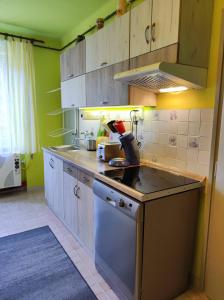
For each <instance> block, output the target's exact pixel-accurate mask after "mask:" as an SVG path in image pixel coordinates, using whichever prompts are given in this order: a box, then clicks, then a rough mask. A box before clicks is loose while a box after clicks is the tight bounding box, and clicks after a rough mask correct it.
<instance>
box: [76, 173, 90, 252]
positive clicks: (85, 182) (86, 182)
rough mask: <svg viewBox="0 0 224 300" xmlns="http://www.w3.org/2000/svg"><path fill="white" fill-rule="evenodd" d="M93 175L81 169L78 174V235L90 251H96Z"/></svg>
mask: <svg viewBox="0 0 224 300" xmlns="http://www.w3.org/2000/svg"><path fill="white" fill-rule="evenodd" d="M92 184H93V177H92V176H90V175H88V174H86V173H84V172H82V171H79V176H78V190H77V198H78V236H79V239H80V241H81V242H82V243H83V245H84V246H85V247H86V248H87V249H88V251H89V252H90V253H93V252H94V232H93V228H94V222H93V212H94V202H93V190H92Z"/></svg>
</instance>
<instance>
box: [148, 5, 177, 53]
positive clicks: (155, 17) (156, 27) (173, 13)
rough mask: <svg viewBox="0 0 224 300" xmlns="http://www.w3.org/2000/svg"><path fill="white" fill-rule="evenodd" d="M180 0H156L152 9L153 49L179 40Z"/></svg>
mask: <svg viewBox="0 0 224 300" xmlns="http://www.w3.org/2000/svg"><path fill="white" fill-rule="evenodd" d="M179 16H180V0H155V1H153V9H152V25H151V26H152V27H151V29H152V42H151V51H154V50H157V49H160V48H163V47H166V46H169V45H172V44H175V43H177V42H178V32H179Z"/></svg>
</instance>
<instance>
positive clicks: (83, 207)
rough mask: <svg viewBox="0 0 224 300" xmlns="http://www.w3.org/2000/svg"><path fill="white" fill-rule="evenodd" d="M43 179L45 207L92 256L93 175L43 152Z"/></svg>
mask: <svg viewBox="0 0 224 300" xmlns="http://www.w3.org/2000/svg"><path fill="white" fill-rule="evenodd" d="M44 181H45V198H46V201H47V204H48V206H49V207H50V208H51V210H52V211H53V212H54V213H55V214H56V215H57V217H58V218H59V219H60V220H61V221H62V222H63V223H64V224H65V225H66V227H67V228H68V229H69V231H70V232H71V233H72V234H73V235H74V236H75V237H76V238H77V239H78V240H79V241H80V243H81V244H82V245H83V247H84V248H85V249H86V250H87V251H88V252H89V254H90V255H92V256H93V254H94V233H93V228H94V217H93V216H94V202H93V191H92V184H93V177H92V176H91V175H89V174H88V173H86V172H83V171H81V170H79V169H78V168H76V167H74V166H73V165H71V164H68V163H65V162H63V161H62V160H61V159H59V158H57V157H55V156H53V155H51V154H50V153H49V152H47V151H45V152H44Z"/></svg>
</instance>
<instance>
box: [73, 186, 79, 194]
mask: <svg viewBox="0 0 224 300" xmlns="http://www.w3.org/2000/svg"><path fill="white" fill-rule="evenodd" d="M77 188H78V186H77V184H76V185H75V186H74V189H73V192H74V195H75V196H76V197H77Z"/></svg>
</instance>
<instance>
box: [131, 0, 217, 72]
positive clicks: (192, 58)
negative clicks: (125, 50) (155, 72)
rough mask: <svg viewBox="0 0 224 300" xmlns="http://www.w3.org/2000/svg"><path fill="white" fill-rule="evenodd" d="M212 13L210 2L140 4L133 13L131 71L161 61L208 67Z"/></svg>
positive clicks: (171, 0)
mask: <svg viewBox="0 0 224 300" xmlns="http://www.w3.org/2000/svg"><path fill="white" fill-rule="evenodd" d="M212 10H213V1H211V0H204V1H198V0H145V1H144V2H142V3H140V4H139V5H137V6H136V7H135V8H133V9H132V10H131V12H130V14H131V22H130V68H138V67H142V66H145V65H148V64H153V63H156V62H159V61H167V62H171V63H180V64H186V65H192V66H197V67H205V68H207V67H208V58H209V48H210V36H211V25H212ZM204 32H206V33H207V34H206V35H204Z"/></svg>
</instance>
